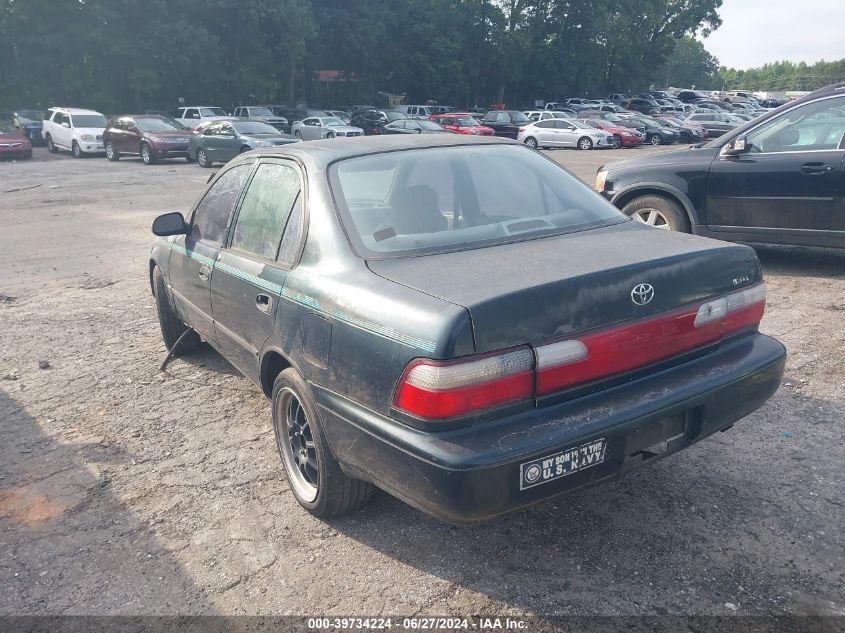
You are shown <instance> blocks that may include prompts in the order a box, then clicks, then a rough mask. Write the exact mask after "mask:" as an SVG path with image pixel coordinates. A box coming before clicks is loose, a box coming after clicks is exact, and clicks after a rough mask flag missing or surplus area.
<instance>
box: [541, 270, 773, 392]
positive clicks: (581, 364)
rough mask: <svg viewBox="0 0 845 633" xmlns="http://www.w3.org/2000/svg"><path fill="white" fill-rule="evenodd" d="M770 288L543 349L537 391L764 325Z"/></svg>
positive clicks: (754, 289) (630, 367)
mask: <svg viewBox="0 0 845 633" xmlns="http://www.w3.org/2000/svg"><path fill="white" fill-rule="evenodd" d="M765 307H766V287H765V285H764V284H759V285H756V286H753V287H751V288H748V289H746V290H741V291H739V292H734V293H731V294H729V295H727V296H725V297H721V298H719V299H715V300H713V301H708V302H707V303H705V304H702V305H701V306H699V307H697V308H692V309H685V310H679V311H676V312H670V313H668V314H662V315H660V316H658V317H655V318H652V319H647V320H644V321H639V322H637V323H633V324H630V325H625V326H622V327H617V328H611V329H608V330H602V331H599V332H595V333H593V334H586V335H584V336H580V337H579V338H578V339H574V340H568V341H561V342H558V343H552V344H550V345H543V346H539V347H537V348H536V349H537V394H538V395H545V394H549V393H553V392H555V391H560V390H561V389H566V388H567V387H572V386H575V385H579V384H583V383H586V382H590V381H592V380H596V379H598V378H604V377H607V376H612V375H613V374H621V373H623V372H626V371H631V370H633V369H637V368H639V367H644V366H646V365H650V364H652V363H656V362H659V361H661V360H664V359H667V358H670V357H672V356H675V355H677V354H682V353H684V352H688V351H691V350H694V349H695V348H697V347H701V346H704V345H708V344H711V343H715V342H716V341H718V340H719V339H721V338H723V337H724V336H727V335H728V334H733V333H735V332H739V331H741V330H744V329H748V328H750V327H752V326H756V325H757V324H759V323H760V319H762V318H763V311H764V310H765Z"/></svg>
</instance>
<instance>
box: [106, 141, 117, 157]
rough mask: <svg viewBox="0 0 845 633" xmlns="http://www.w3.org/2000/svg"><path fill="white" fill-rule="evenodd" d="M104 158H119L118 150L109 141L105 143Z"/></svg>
mask: <svg viewBox="0 0 845 633" xmlns="http://www.w3.org/2000/svg"><path fill="white" fill-rule="evenodd" d="M106 158H108V159H109V160H110V161H112V162H114V161H118V160H120V152H118V151H117V150H116V149H115V148H114V144H113V143H112V142H111V141H109V142H108V143H106Z"/></svg>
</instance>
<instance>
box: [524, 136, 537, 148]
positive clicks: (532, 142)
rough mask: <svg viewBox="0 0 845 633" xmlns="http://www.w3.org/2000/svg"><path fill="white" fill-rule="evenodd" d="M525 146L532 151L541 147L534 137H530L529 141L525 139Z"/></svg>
mask: <svg viewBox="0 0 845 633" xmlns="http://www.w3.org/2000/svg"><path fill="white" fill-rule="evenodd" d="M525 144H526V145H527V146H528V147H530V148H531V149H538V148H539V147H540V146H539V144H538V143H537V139H536V138H534V137H533V136H529V137H528V138H527V139H525Z"/></svg>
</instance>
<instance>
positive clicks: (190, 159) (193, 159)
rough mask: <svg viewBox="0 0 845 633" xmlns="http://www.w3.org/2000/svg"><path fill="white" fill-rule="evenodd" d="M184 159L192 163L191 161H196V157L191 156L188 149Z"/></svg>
mask: <svg viewBox="0 0 845 633" xmlns="http://www.w3.org/2000/svg"><path fill="white" fill-rule="evenodd" d="M185 160H186V161H187V162H189V163H193V162H194V161H196V160H197V159H196V158H194V157H193V156H191V152H190V150H188V153H187V154H185Z"/></svg>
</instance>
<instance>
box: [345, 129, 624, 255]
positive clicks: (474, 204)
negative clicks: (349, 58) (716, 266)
mask: <svg viewBox="0 0 845 633" xmlns="http://www.w3.org/2000/svg"><path fill="white" fill-rule="evenodd" d="M329 178H330V182H331V186H332V189H333V191H334V194H335V200H336V201H337V203H338V207H339V210H340V213H341V216H342V219H343V223H344V226H345V228H346V232H347V235H349V237H350V240H351V241H352V243H353V246H354V248H355V250H356V251H357V252H358V254H359V255H361V256H363V257H397V256H404V255H413V254H419V253H426V252H439V251H446V250H465V249H467V248H474V247H477V246H482V245H487V244H498V243H507V242H516V241H521V240H525V239H530V238H534V237H540V236H544V235H553V234H559V233H566V232H571V231H575V230H581V229H586V228H591V227H593V226H600V225H604V224H612V223H616V222H623V221H625V220H626V218H625V216H623V215H622V214H621V213H620V212H619V211H618V210H617V209H616V208H615V207H613V206H611V205H610V204H609V203H607V202H605V201H604V200H603V199H602V198H601V197H600V196H599V195H598V194H596V193H594V192H593V191H592V190H591V189H589V188H588V187H587V186H585V185H584V184H582V183H581V182H580V181H579V180H577V179H576V178H575V177H574V176H572V175H571V174H569V172H567V171H565V170H564V169H563V168H562V167H560V166H559V165H558V164H557V163H555V162H554V161H552V160H550V159H548V158H545V157H544V156H543V155H541V154H539V153H538V152H535V151H533V150H530V149H528V148H527V147H521V146H518V145H482V146H469V147H468V146H459V147H443V148H430V149H412V150H404V151H398V152H390V153H385V154H376V155H373V156H363V157H358V158H349V159H345V160H342V161H339V162H337V163H335V164H334V165H332V166H331V168H330V171H329Z"/></svg>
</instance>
